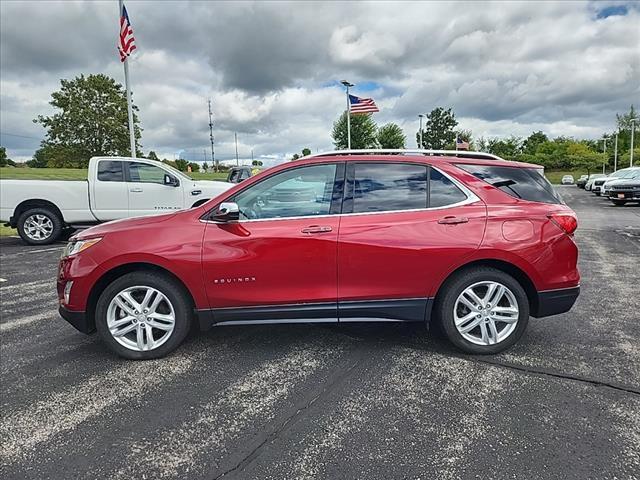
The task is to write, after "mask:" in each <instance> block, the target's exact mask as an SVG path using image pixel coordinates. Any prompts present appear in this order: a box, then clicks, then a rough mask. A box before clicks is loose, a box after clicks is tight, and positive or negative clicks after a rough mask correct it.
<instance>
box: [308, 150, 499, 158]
mask: <svg viewBox="0 0 640 480" xmlns="http://www.w3.org/2000/svg"><path fill="white" fill-rule="evenodd" d="M385 153H395V154H403V155H443V156H454V157H467V158H486V159H491V160H503V161H506V160H504V158H500V157H498V156H497V155H493V154H492V153H485V152H470V151H468V150H422V149H404V148H372V149H364V150H334V151H333V152H324V153H312V154H311V155H308V156H307V157H305V158H313V157H331V156H334V155H376V154H385Z"/></svg>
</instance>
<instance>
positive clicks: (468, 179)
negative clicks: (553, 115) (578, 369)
mask: <svg viewBox="0 0 640 480" xmlns="http://www.w3.org/2000/svg"><path fill="white" fill-rule="evenodd" d="M354 161H355V162H357V161H360V162H367V163H371V162H402V163H418V164H427V165H431V166H433V167H435V168H437V169H438V170H440V171H442V172H444V173H446V174H448V175H449V176H451V177H453V178H455V179H456V180H457V181H459V182H460V183H462V184H463V185H465V186H466V187H467V188H468V190H470V191H471V192H472V193H473V194H475V195H476V196H477V197H478V201H476V202H474V203H470V204H466V205H462V206H457V207H452V208H442V209H425V210H420V211H406V212H385V213H378V214H375V215H368V214H351V215H339V214H338V215H332V216H323V217H317V218H314V217H307V218H294V219H273V220H263V221H259V222H242V221H239V222H237V223H229V224H216V223H211V222H206V221H203V219H202V217H203V215H204V214H205V213H207V212H209V211H211V210H212V209H214V208H216V207H217V206H218V205H219V204H220V203H221V202H223V201H225V199H228V198H229V197H232V196H233V195H234V194H235V193H236V192H238V191H241V190H243V189H246V188H248V187H249V186H251V185H253V184H255V183H257V182H260V181H262V180H263V179H265V178H266V177H269V176H270V175H273V174H274V173H277V172H280V171H282V170H285V169H288V168H292V167H294V166H301V165H310V164H322V163H336V162H346V163H349V162H354ZM462 163H470V164H482V165H503V166H504V165H505V162H504V161H499V160H495V161H494V160H478V159H461V158H455V157H454V158H451V157H436V156H422V155H414V156H411V155H404V156H402V157H398V156H394V155H362V156H361V155H348V156H332V157H316V158H309V159H302V160H300V161H297V162H290V163H287V164H283V165H279V166H277V167H274V168H271V169H268V170H266V171H264V172H262V173H260V174H258V175H256V176H254V177H251V178H250V179H248V180H246V181H244V182H242V183H240V184H238V185H236V186H235V187H233V188H231V189H230V190H228V191H227V192H225V193H224V194H222V195H220V196H219V197H217V198H215V199H212V200H210V201H209V202H207V203H206V204H204V205H202V206H200V207H196V208H193V209H190V210H185V211H180V212H177V213H171V214H166V215H160V216H154V217H144V218H135V219H128V220H121V221H116V222H110V223H105V224H102V225H99V226H96V227H93V228H90V229H88V230H85V231H83V232H81V233H79V234H78V235H77V236H76V237H75V238H76V239H79V240H83V239H88V238H94V237H102V240H101V241H100V242H98V243H97V244H95V245H94V246H92V247H90V248H89V249H87V250H85V251H83V252H81V253H80V254H77V255H72V256H69V257H65V258H62V259H61V261H60V269H59V276H58V292H59V298H60V303H61V304H63V307H64V308H65V309H66V310H69V311H71V312H85V311H87V312H88V313H91V312H90V310H91V309H92V308H93V307H94V306H95V299H96V295H97V294H99V292H100V290H101V289H103V288H104V286H105V284H104V282H103V280H104V279H108V278H110V277H109V275H110V272H111V273H113V272H116V271H118V269H119V268H128V267H127V266H128V265H131V264H147V265H154V266H157V267H158V268H161V269H164V270H166V271H168V272H170V273H171V274H173V275H174V276H175V277H176V278H177V279H179V280H180V282H182V284H184V286H185V287H186V289H187V290H188V291H189V293H190V294H191V297H192V298H193V301H194V304H195V308H196V309H197V310H209V309H219V308H228V307H245V306H261V305H285V304H307V303H316V302H336V301H343V300H348V301H361V300H375V299H390V300H392V299H411V298H423V297H431V298H433V297H435V296H436V295H437V293H438V290H439V288H440V287H441V286H442V284H443V282H445V280H446V279H447V277H448V276H449V275H450V274H451V273H452V272H454V271H456V270H457V269H458V268H460V267H462V266H464V265H468V264H471V263H473V262H487V261H490V262H501V263H502V264H505V265H508V266H512V267H514V268H515V269H517V270H519V271H521V272H523V273H524V274H525V275H526V277H527V278H528V280H529V281H530V285H531V286H532V288H533V289H535V291H537V292H544V291H549V290H557V289H564V288H571V287H576V286H578V285H579V280H580V276H579V273H578V270H577V266H576V264H577V255H578V250H577V247H576V244H575V243H574V241H573V238H572V236H571V235H570V234H567V232H565V231H564V230H563V229H562V228H561V225H559V224H558V223H557V222H555V221H553V220H552V219H550V218H549V215H552V214H561V215H570V216H573V217H575V214H574V213H573V211H572V210H571V209H570V208H568V207H567V206H566V205H563V204H547V203H537V202H531V201H525V200H521V199H518V198H515V197H513V196H510V195H509V194H507V193H504V192H503V191H501V190H499V189H498V188H496V187H493V186H491V185H489V184H488V183H486V182H485V181H483V180H480V179H478V178H476V177H475V176H473V175H472V174H470V173H467V172H466V171H464V170H462V169H461V168H459V167H458V166H456V164H462ZM508 165H509V166H513V167H532V165H529V164H521V163H516V162H508ZM459 219H463V220H462V223H456V222H458V221H459ZM309 227H312V228H316V227H322V228H324V230H323V232H322V233H321V234H316V233H305V229H307V228H309ZM70 280H72V281H73V282H74V283H73V287H72V289H71V293H70V297H69V300H68V302H65V299H64V294H63V292H64V287H65V284H66V283H67V282H68V281H70Z"/></svg>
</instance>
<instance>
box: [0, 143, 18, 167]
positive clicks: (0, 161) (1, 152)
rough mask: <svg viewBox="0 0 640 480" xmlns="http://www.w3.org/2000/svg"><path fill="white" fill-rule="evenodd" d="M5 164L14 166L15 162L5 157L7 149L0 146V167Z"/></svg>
mask: <svg viewBox="0 0 640 480" xmlns="http://www.w3.org/2000/svg"><path fill="white" fill-rule="evenodd" d="M6 166H11V167H15V166H16V162H14V161H13V160H11V159H10V158H9V157H7V149H6V148H4V147H2V146H0V167H6Z"/></svg>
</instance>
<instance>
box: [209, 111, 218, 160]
mask: <svg viewBox="0 0 640 480" xmlns="http://www.w3.org/2000/svg"><path fill="white" fill-rule="evenodd" d="M212 115H213V114H212V113H211V99H209V138H210V139H211V163H213V165H214V170H215V171H216V172H217V171H218V162H216V157H215V154H214V151H213V116H212Z"/></svg>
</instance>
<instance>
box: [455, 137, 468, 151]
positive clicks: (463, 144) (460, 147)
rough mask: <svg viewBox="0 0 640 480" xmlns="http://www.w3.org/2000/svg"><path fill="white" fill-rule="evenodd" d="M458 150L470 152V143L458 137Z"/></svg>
mask: <svg viewBox="0 0 640 480" xmlns="http://www.w3.org/2000/svg"><path fill="white" fill-rule="evenodd" d="M456 150H469V142H465V141H464V140H462V139H461V138H460V137H456Z"/></svg>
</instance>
